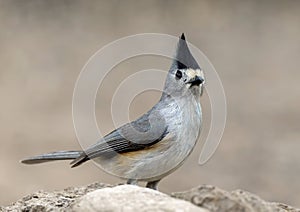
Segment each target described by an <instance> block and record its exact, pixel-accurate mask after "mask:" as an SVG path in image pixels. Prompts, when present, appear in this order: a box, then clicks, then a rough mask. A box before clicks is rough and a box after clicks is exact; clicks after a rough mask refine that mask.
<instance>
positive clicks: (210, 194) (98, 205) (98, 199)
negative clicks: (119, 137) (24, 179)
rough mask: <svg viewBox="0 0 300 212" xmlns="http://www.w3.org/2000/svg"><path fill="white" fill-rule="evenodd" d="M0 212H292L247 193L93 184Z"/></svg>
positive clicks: (31, 199) (44, 195)
mask: <svg viewBox="0 0 300 212" xmlns="http://www.w3.org/2000/svg"><path fill="white" fill-rule="evenodd" d="M0 211H31V212H34V211H220V212H222V211H243V212H248V211H280V212H281V211H291V212H300V210H299V209H296V208H292V207H290V206H287V205H285V204H281V203H273V202H266V201H264V200H262V199H261V198H259V197H258V196H256V195H254V194H251V193H249V192H246V191H242V190H236V191H232V192H227V191H224V190H221V189H219V188H217V187H214V186H209V185H203V186H199V187H197V188H194V189H191V190H189V191H185V192H177V193H173V194H172V195H171V196H169V195H167V194H164V193H161V192H159V191H154V190H151V189H148V188H143V187H138V186H133V185H117V186H111V185H107V184H102V183H94V184H91V185H88V186H83V187H70V188H67V189H64V190H62V191H55V192H44V191H39V192H36V193H34V194H31V195H28V196H26V197H24V198H22V199H21V200H19V201H17V202H15V203H13V204H12V205H10V206H7V207H0Z"/></svg>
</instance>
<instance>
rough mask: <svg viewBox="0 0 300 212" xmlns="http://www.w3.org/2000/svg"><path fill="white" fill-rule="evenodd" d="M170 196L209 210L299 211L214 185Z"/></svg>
mask: <svg viewBox="0 0 300 212" xmlns="http://www.w3.org/2000/svg"><path fill="white" fill-rule="evenodd" d="M171 196H173V197H175V198H180V199H184V200H186V201H189V202H191V203H193V204H195V205H197V206H199V207H203V208H206V209H208V210H209V211H212V212H214V211H233V212H234V211H245V212H248V211H270V212H271V211H274V212H276V211H290V212H300V210H299V209H295V208H292V207H290V206H288V205H285V204H282V203H274V202H266V201H264V200H262V199H261V198H259V197H258V196H256V195H254V194H251V193H249V192H246V191H242V190H236V191H232V192H227V191H224V190H222V189H219V188H217V187H215V186H210V185H202V186H199V187H198V188H193V189H191V190H189V191H185V192H177V193H173V194H172V195H171Z"/></svg>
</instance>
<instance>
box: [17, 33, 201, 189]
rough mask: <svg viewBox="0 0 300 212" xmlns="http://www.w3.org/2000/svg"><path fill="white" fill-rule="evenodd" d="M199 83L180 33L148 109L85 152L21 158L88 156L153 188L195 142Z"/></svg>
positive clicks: (198, 72) (78, 160) (35, 160)
mask: <svg viewBox="0 0 300 212" xmlns="http://www.w3.org/2000/svg"><path fill="white" fill-rule="evenodd" d="M203 83H204V76H203V71H202V70H201V68H200V66H199V65H198V63H197V62H196V60H195V59H194V57H193V56H192V54H191V52H190V50H189V49H188V46H187V43H186V41H185V37H184V34H182V36H181V37H180V39H179V42H178V46H177V51H176V55H175V59H174V61H173V63H172V65H171V68H170V71H169V72H168V75H167V78H166V82H165V87H164V90H163V93H162V96H161V99H160V100H159V102H158V103H157V104H156V105H155V106H154V107H153V108H152V109H151V110H149V111H148V112H147V113H145V114H144V115H142V116H141V117H140V118H138V119H137V120H135V121H133V122H131V123H127V124H125V125H123V126H121V127H120V128H118V129H116V130H114V131H112V132H111V133H109V134H108V135H106V136H104V137H103V138H101V139H100V140H99V141H98V142H96V143H95V144H94V145H92V146H90V147H89V148H88V149H86V150H85V151H60V152H53V153H47V154H42V155H38V156H34V157H30V158H27V159H24V160H22V162H23V163H26V164H35V163H42V162H48V161H53V160H70V159H73V161H72V162H71V165H72V167H76V166H78V165H80V164H82V163H84V162H86V161H88V160H90V159H94V160H95V161H96V162H98V163H99V164H100V165H101V166H102V167H103V168H104V170H106V171H107V172H109V173H111V174H113V175H117V176H119V177H121V178H124V179H127V180H128V183H131V184H135V183H137V181H139V180H141V181H147V182H148V184H147V187H149V188H153V189H157V184H158V182H159V181H160V180H161V179H162V178H163V177H165V176H166V175H168V174H170V173H171V172H173V171H174V170H175V169H177V168H178V167H179V166H180V165H182V163H183V162H184V160H185V159H186V158H187V157H188V156H189V154H190V153H191V152H192V150H193V148H194V146H195V144H196V141H197V138H198V135H199V132H200V128H201V122H202V115H201V107H200V102H199V97H200V95H201V94H202V89H203Z"/></svg>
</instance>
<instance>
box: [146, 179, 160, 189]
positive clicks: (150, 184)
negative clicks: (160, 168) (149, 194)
mask: <svg viewBox="0 0 300 212" xmlns="http://www.w3.org/2000/svg"><path fill="white" fill-rule="evenodd" d="M159 181H160V180H155V181H151V182H148V183H147V185H146V187H147V188H151V189H154V190H157V186H158V183H159Z"/></svg>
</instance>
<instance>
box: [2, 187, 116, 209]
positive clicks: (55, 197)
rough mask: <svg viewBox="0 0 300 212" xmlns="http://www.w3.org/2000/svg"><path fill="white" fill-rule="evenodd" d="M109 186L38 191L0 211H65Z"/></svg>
mask: <svg viewBox="0 0 300 212" xmlns="http://www.w3.org/2000/svg"><path fill="white" fill-rule="evenodd" d="M109 186H110V185H107V184H103V183H93V184H90V185H88V186H82V187H69V188H66V189H64V190H62V191H54V192H45V191H38V192H35V193H33V194H30V195H28V196H25V197H23V198H22V199H20V200H18V201H17V202H15V203H13V204H12V205H10V206H7V207H0V211H28V212H29V211H30V212H35V211H36V212H39V211H58V210H61V211H63V209H66V208H68V207H69V206H70V205H71V204H72V203H73V202H74V201H75V200H76V199H77V198H79V197H81V196H83V195H85V194H86V193H88V192H91V191H94V190H96V189H100V188H105V187H109Z"/></svg>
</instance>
